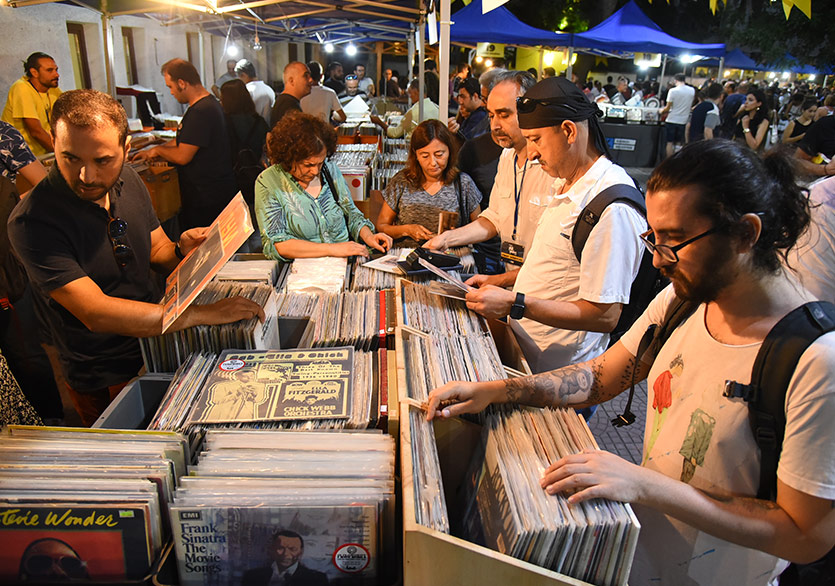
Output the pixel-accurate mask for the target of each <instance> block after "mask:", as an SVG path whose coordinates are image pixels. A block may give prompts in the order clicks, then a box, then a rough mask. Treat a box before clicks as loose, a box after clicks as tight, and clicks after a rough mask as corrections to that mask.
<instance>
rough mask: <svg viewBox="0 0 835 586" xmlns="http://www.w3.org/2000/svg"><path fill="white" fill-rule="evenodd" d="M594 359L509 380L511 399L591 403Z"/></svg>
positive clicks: (536, 403)
mask: <svg viewBox="0 0 835 586" xmlns="http://www.w3.org/2000/svg"><path fill="white" fill-rule="evenodd" d="M599 368H600V367H599V366H597V367H596V366H595V364H594V362H584V363H583V364H577V365H573V366H566V367H565V368H561V369H559V370H552V371H549V372H543V373H541V374H535V375H532V376H525V377H520V378H511V379H508V380H506V381H505V392H506V393H507V400H508V402H511V403H524V404H526V405H532V406H534V407H556V406H562V405H572V404H579V403H585V402H588V401H589V399H590V395H591V394H599V391H598V390H596V388H595V387H596V386H597V385H596V382H595V370H598V371H599Z"/></svg>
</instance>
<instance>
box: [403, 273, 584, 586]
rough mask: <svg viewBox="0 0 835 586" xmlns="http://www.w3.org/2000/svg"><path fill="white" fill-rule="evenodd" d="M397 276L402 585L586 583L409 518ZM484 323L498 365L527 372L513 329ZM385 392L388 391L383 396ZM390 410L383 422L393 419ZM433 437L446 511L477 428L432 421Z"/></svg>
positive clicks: (411, 502)
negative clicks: (493, 347)
mask: <svg viewBox="0 0 835 586" xmlns="http://www.w3.org/2000/svg"><path fill="white" fill-rule="evenodd" d="M402 287H403V280H402V279H401V280H400V281H398V284H397V287H395V295H396V308H397V324H398V326H397V329H396V330H395V344H396V348H397V350H398V352H397V387H398V392H399V393H400V398H401V401H402V402H401V404H400V409H399V415H398V416H397V421H396V424H395V426H394V430H392V425H391V423H390V426H389V427H390V433H392V435H394V434H395V433H398V431H399V438H400V446H399V451H400V475H401V495H402V503H403V585H404V586H422V585H424V584H433V583H434V584H482V583H483V584H513V585H514V586H534V585H540V584H541V585H545V584H548V585H551V586H553V585H565V586H589V585H588V584H587V583H586V582H582V581H580V580H577V579H575V578H571V577H569V576H565V575H563V574H558V573H556V572H552V571H550V570H547V569H545V568H542V567H540V566H537V565H535V564H531V563H528V562H524V561H521V560H517V559H516V558H513V557H511V556H509V555H505V554H502V553H499V552H497V551H494V550H492V549H489V548H486V547H483V546H480V545H476V544H475V543H472V542H470V541H467V540H465V539H461V538H460V537H455V536H453V535H448V534H446V533H442V532H440V531H437V530H435V529H432V528H430V527H426V526H424V525H421V524H419V523H418V522H417V521H416V517H415V490H414V478H413V470H414V465H413V462H412V447H411V446H412V440H411V438H412V434H411V424H410V421H409V412H410V410H412V409H415V407H413V406H410V405H409V403H408V402H406V401H404V399H406V397H407V387H406V381H407V380H408V379H407V377H408V376H409V375H410V373H409V372H407V370H406V360H405V354H404V352H403V351H402V348H403V338H404V335H406V336H408V333H407V332H406V331H404V330H403V328H402V327H401V325H402V324H403V323H404V322H403V297H402ZM487 326H488V328H489V330H490V332H491V334H492V336H493V340H494V341H495V342H496V347H497V349H498V350H499V356H500V358H501V359H502V364H504V365H505V366H506V367H510V368H512V369H513V370H515V371H517V372H519V373H522V374H530V373H531V370H530V367H529V366H528V363H527V361H526V360H525V358H524V355H523V354H522V350H521V348H520V347H519V344H518V342H517V341H516V337H515V336H514V334H513V331H512V330H511V329H510V326H508V325H507V324H506V323H504V322H501V321H498V320H487ZM389 396H391V393H390V394H389ZM395 412H397V410H396V409H395V410H393V411H391V412H390V414H389V421H390V422H391V421H392V419H393V418H394V413H395ZM433 425H434V430H435V441H436V445H437V448H438V459H439V462H440V467H441V477H442V482H443V487H444V495H445V497H446V501H447V509H448V510H450V509H451V508H453V507H454V506H455V502H456V501H455V499H456V494H457V492H458V489H459V487H460V486H461V484H462V482H463V481H464V477H465V475H466V471H467V469H468V467H469V465H470V460H471V459H472V456H473V454H474V452H475V451H476V448H477V446H478V444H479V442H480V441H481V428H480V426H478V425H475V424H472V423H469V422H467V421H464V420H462V419H458V418H453V419H445V420H440V419H439V420H436V421H435V423H434V424H433Z"/></svg>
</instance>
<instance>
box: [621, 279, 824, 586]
mask: <svg viewBox="0 0 835 586" xmlns="http://www.w3.org/2000/svg"><path fill="white" fill-rule="evenodd" d="M674 299H675V293H674V291H673V288H672V286H670V287H668V288H667V289H665V290H664V291H662V292H661V294H659V296H658V297H657V298H656V299H655V300H654V301H653V302H652V303H651V304H650V306H649V307H648V308H647V310H646V312H644V314H643V315H642V316H641V317H640V318H639V319H638V321H636V322H635V324H634V325H633V327H632V328H631V329H630V330H629V331H628V332H627V333H626V334H625V335H624V336H623V337H622V338H621V342H622V343H623V345H624V347H625V348H626V349H627V350H628V351H629V352H631V353H632V354H633V355H634V354H636V353H637V348H638V344H639V343H640V340H641V337H642V336H643V334H644V332H645V331H646V329H647V327H648V326H649V325H650V324H652V323H656V324H657V323H660V322H661V321H663V318H664V314H665V311H666V309H667V307H668V306H669V304H670V303H672V301H673V300H674ZM704 320H705V305H701V306H700V307H699V308H698V309H697V310H696V312H695V313H694V314H693V315H692V316H691V317H690V318H689V319H688V320H687V321H685V322H684V323H683V324H682V325H681V326H679V327H678V328H677V329H676V330H675V331H674V332H673V334H672V335H671V336H670V339H669V340H668V341H667V343H666V344H665V345H664V347H663V348H662V349H661V351H660V352H659V353H658V356H657V358H656V359H655V362H654V363H653V365H652V369H651V370H650V373H649V377H648V378H647V389H648V398H647V418H646V421H647V423H646V429H645V432H644V455H643V459H644V461H643V466H645V467H647V468H649V469H651V470H656V471H658V472H661V473H662V474H664V475H665V476H668V477H670V478H674V479H677V480H684V481H686V482H688V484H690V485H691V486H693V487H696V488H699V489H701V490H704V491H708V492H710V493H713V494H718V495H731V494H733V495H748V496H754V495H756V493H757V488H758V485H759V473H760V465H759V463H760V456H759V449H758V448H757V446H756V443H755V442H754V437H753V434H752V432H751V427H750V423H749V421H748V406H747V404H746V403H744V402H743V401H742V400H741V399H728V398H726V397H724V396H723V395H722V390H723V385H724V383H725V380H735V381H737V382H739V383H743V384H748V383H750V380H751V368H752V366H753V364H754V359H755V357H756V355H757V352H758V351H759V349H760V343H754V344H745V345H739V346H734V345H729V344H723V343H720V342H718V341H716V340H715V339H714V338H713V337H712V336H711V335H710V333H709V332H708V331H707V328H706V327H705V321H704ZM833 373H835V333H830V334H826V335H825V336H823V337H821V338H819V339H818V341H816V342H815V343H813V344H812V345H811V346H810V347H809V349H808V350H807V351H806V352H805V353H804V354H803V356H802V357H801V358H800V361H799V362H798V366H797V369H796V370H795V375H794V377H793V378H792V381H791V383H790V385H789V389H788V392H787V394H786V417H787V423H786V433H785V440H784V443H783V450H782V453H781V457H780V462H779V466H778V470H777V476H778V478H779V479H780V480H781V481H783V482H784V483H786V484H788V485H789V486H791V487H792V488H794V489H796V490H799V491H801V492H804V493H806V494H810V495H813V496H817V497H821V498H826V499H835V428H833V426H832V421H833V420H835V419H833V418H835V376H833ZM634 508H635V513H636V514H637V515H638V518H639V520H640V521H641V525H642V528H641V534H640V538H639V542H638V550H637V552H636V554H635V562H634V564H633V566H632V574H631V576H630V579H629V584H630V586H641V585H646V584H653V585H657V584H676V585H678V584H687V585H690V584H704V585H711V586H718V585H720V584H727V585H729V586H742V585H755V584H761V585H765V584H768V583H769V580H770V579H771V578H772V576H776V575H779V573H780V572H782V570H783V569H784V568H785V566H786V563H785V562H783V561H782V560H780V559H779V558H776V557H774V556H771V555H769V554H766V553H763V552H760V551H756V550H753V549H749V548H745V547H742V546H738V545H734V544H732V543H729V542H727V541H725V540H722V539H719V538H718V537H713V536H711V535H708V534H707V533H703V532H701V531H698V530H696V529H694V528H693V527H691V526H689V525H687V524H685V523H683V522H681V521H678V520H676V519H673V518H672V517H669V516H666V515H663V514H661V513H659V512H658V511H655V510H652V509H649V508H646V507H641V506H635V507H634Z"/></svg>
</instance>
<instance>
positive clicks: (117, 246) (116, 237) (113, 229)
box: [107, 218, 133, 268]
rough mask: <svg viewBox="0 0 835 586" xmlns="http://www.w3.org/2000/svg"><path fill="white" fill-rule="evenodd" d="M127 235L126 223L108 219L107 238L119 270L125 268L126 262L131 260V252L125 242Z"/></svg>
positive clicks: (120, 220)
mask: <svg viewBox="0 0 835 586" xmlns="http://www.w3.org/2000/svg"><path fill="white" fill-rule="evenodd" d="M127 233H128V223H127V222H126V221H124V220H123V219H121V218H110V221H109V222H108V223H107V237H108V238H110V244H112V245H113V256H114V258H115V259H116V262H117V263H118V264H119V267H120V268H125V267H126V266H127V264H128V261H130V260H131V259H133V250H132V249H131V247H130V246H128V244H127V243H126V241H125V236H126V235H127Z"/></svg>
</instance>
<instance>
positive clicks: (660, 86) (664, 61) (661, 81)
mask: <svg viewBox="0 0 835 586" xmlns="http://www.w3.org/2000/svg"><path fill="white" fill-rule="evenodd" d="M666 71H667V54H666V53H664V56H663V57H662V58H661V79H659V80H658V91H659V92H660V91H661V90H663V89H664V87H665V86H664V73H665V72H666Z"/></svg>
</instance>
